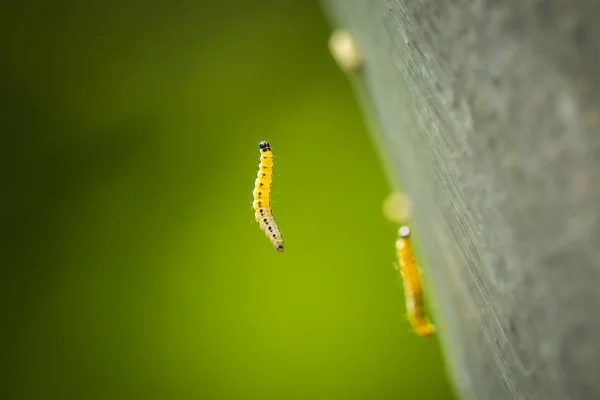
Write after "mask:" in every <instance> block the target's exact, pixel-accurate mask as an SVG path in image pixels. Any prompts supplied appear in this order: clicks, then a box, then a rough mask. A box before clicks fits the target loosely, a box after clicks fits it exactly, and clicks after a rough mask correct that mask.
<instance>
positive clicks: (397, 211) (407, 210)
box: [383, 192, 412, 224]
mask: <svg viewBox="0 0 600 400" xmlns="http://www.w3.org/2000/svg"><path fill="white" fill-rule="evenodd" d="M383 215H384V216H385V217H386V218H387V219H388V220H390V221H392V222H396V223H398V224H404V223H405V222H406V221H408V220H409V219H410V217H411V215H412V202H411V200H410V199H409V198H408V196H406V195H405V194H404V193H401V192H392V193H390V194H389V195H388V196H387V197H386V198H385V200H384V201H383Z"/></svg>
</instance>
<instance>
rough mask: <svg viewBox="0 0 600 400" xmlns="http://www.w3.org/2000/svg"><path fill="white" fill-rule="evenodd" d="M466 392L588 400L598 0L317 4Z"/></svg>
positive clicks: (595, 353)
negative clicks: (352, 79) (407, 203)
mask: <svg viewBox="0 0 600 400" xmlns="http://www.w3.org/2000/svg"><path fill="white" fill-rule="evenodd" d="M324 4H325V9H326V11H327V13H328V15H329V16H330V18H331V20H332V25H333V26H335V27H343V28H346V29H348V30H350V31H351V32H352V33H353V34H354V35H355V36H356V39H357V41H358V43H359V45H360V48H361V50H362V52H363V54H364V57H365V68H364V70H363V72H362V79H363V80H364V85H365V87H366V89H367V91H368V93H369V98H370V102H371V104H372V107H373V110H374V111H375V113H376V118H377V119H378V122H379V123H380V125H381V128H382V131H383V143H384V146H383V147H384V150H383V151H387V152H389V153H390V155H391V159H392V160H393V164H392V168H393V169H394V170H395V173H394V174H393V175H396V176H400V177H401V178H402V184H403V187H404V189H405V191H406V192H407V193H408V194H409V195H411V196H412V198H413V200H414V201H415V204H416V208H415V216H414V224H415V229H416V231H417V233H418V236H419V239H420V243H421V245H422V247H423V249H424V252H425V254H426V255H427V259H428V268H427V271H426V272H427V275H428V276H429V283H430V284H431V285H432V287H433V288H432V289H431V290H430V291H429V293H432V294H433V295H434V297H433V299H432V300H433V302H434V310H435V315H436V317H437V323H438V325H439V328H440V331H441V332H440V335H441V338H442V341H443V346H444V350H445V353H446V356H447V360H448V366H449V371H450V373H451V375H452V377H453V379H454V381H455V383H456V384H457V386H458V387H459V389H460V391H461V393H462V395H463V396H464V397H465V398H469V399H486V400H493V399H561V400H563V399H600V313H599V309H600V218H599V217H600V104H599V102H600V92H599V89H600V23H598V18H599V17H600V6H599V4H600V2H596V1H593V0H580V1H564V0H563V1H561V0H547V1H541V0H538V1H532V0H506V1H491V0H488V1H483V0H472V1H461V0H454V1H433V0H388V1H384V0H325V1H324Z"/></svg>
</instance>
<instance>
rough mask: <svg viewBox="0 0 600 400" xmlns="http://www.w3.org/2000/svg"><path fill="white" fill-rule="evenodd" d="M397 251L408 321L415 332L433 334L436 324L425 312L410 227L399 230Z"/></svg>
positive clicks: (424, 334) (421, 284)
mask: <svg viewBox="0 0 600 400" xmlns="http://www.w3.org/2000/svg"><path fill="white" fill-rule="evenodd" d="M396 251H397V253H398V262H399V264H400V273H401V274H402V281H403V283H404V297H405V299H406V314H407V316H408V321H409V322H410V324H411V325H412V327H413V329H414V330H415V332H416V333H417V334H418V335H420V336H424V337H428V336H431V335H433V333H434V332H435V326H433V324H432V323H431V322H429V319H427V315H426V314H425V299H424V293H423V282H422V280H421V271H420V270H419V266H418V265H417V262H416V261H415V255H414V252H413V247H412V242H411V239H410V228H409V227H408V226H402V227H400V229H399V230H398V239H397V240H396Z"/></svg>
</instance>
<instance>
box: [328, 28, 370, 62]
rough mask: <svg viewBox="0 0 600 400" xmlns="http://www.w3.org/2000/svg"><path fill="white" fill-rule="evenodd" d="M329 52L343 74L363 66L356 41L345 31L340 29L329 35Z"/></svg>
mask: <svg viewBox="0 0 600 400" xmlns="http://www.w3.org/2000/svg"><path fill="white" fill-rule="evenodd" d="M329 51H330V52H331V55H332V56H333V58H334V59H335V62H336V63H337V64H338V66H339V67H340V68H341V69H342V70H343V71H344V72H353V71H356V70H358V69H359V68H360V67H361V66H362V64H363V58H362V55H361V54H360V51H359V50H358V45H357V44H356V40H355V39H354V36H352V34H351V33H350V32H348V31H346V30H343V29H340V30H337V31H335V32H333V33H332V34H331V36H330V37H329Z"/></svg>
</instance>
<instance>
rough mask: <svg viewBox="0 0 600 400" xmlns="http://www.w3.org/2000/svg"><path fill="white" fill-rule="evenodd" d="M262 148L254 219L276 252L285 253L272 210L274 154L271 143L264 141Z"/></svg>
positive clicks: (255, 189)
mask: <svg viewBox="0 0 600 400" xmlns="http://www.w3.org/2000/svg"><path fill="white" fill-rule="evenodd" d="M258 147H259V148H260V164H258V173H257V175H256V181H254V190H253V191H252V194H253V196H254V202H253V203H252V207H254V210H255V212H254V218H255V219H256V221H258V223H259V225H260V230H261V231H263V232H264V233H265V235H266V236H267V237H268V238H269V240H270V241H271V243H272V244H273V246H274V247H275V250H277V251H278V252H280V251H283V237H282V236H281V231H280V230H279V226H277V223H276V222H275V219H274V218H273V210H271V182H272V181H273V152H272V151H271V145H270V144H269V142H265V141H262V142H260V144H259V145H258Z"/></svg>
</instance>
